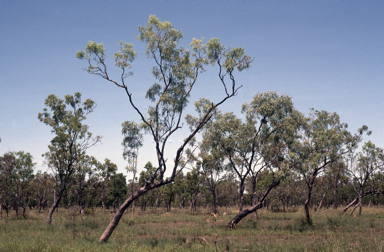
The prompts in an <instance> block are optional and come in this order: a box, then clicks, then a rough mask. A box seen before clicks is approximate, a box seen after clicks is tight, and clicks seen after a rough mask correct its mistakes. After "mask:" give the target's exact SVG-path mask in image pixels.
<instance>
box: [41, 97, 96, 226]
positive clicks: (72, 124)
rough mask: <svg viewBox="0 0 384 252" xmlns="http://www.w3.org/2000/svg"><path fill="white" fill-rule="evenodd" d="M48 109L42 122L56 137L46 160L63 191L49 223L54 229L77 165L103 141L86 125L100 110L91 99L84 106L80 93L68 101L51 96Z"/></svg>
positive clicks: (50, 214)
mask: <svg viewBox="0 0 384 252" xmlns="http://www.w3.org/2000/svg"><path fill="white" fill-rule="evenodd" d="M45 105H46V106H47V107H48V108H44V109H43V112H42V113H39V115H38V118H39V120H40V121H41V122H43V123H44V124H46V125H48V126H50V127H51V128H52V130H51V132H52V133H53V134H54V135H55V136H54V138H53V139H52V140H51V144H50V145H49V146H48V149H49V151H48V152H46V153H45V154H44V155H43V156H44V157H45V159H46V160H47V164H48V166H49V167H50V168H51V169H52V171H53V172H54V174H55V178H56V180H57V181H58V183H59V191H58V193H57V195H56V198H55V200H54V202H53V204H52V206H51V208H50V209H49V212H48V216H47V220H46V223H47V225H50V224H51V221H52V214H53V212H54V210H55V209H56V208H57V207H58V205H59V203H60V200H61V197H62V196H63V193H64V190H65V188H66V187H67V185H68V183H69V182H70V180H71V178H72V175H73V173H74V172H75V171H76V163H77V162H78V161H79V158H80V157H81V156H83V155H85V152H86V150H87V149H88V148H90V147H91V146H93V145H95V144H96V143H97V142H99V141H100V139H101V137H100V136H97V137H95V138H92V133H90V132H89V131H88V125H85V124H83V121H84V120H85V119H86V116H87V115H88V114H89V113H91V112H93V110H94V108H95V106H96V104H95V103H94V102H93V101H92V100H91V99H87V100H86V101H85V102H84V103H81V94H80V93H75V95H74V96H72V95H66V96H65V97H64V100H62V99H60V98H59V97H57V96H55V95H53V94H51V95H49V96H48V98H47V99H46V100H45ZM67 106H68V107H69V108H68V109H67ZM49 110H50V112H51V113H52V114H51V113H50V112H49Z"/></svg>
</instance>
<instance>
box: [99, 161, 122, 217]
mask: <svg viewBox="0 0 384 252" xmlns="http://www.w3.org/2000/svg"><path fill="white" fill-rule="evenodd" d="M93 162H95V163H96V176H97V178H98V182H99V190H100V193H99V197H100V201H101V206H102V208H103V211H104V210H105V207H106V204H105V203H106V199H107V196H108V193H109V187H108V181H109V180H110V179H111V177H112V176H114V175H116V171H117V165H116V164H115V163H113V162H111V160H109V159H108V158H106V159H104V163H101V162H99V161H97V160H94V161H93Z"/></svg>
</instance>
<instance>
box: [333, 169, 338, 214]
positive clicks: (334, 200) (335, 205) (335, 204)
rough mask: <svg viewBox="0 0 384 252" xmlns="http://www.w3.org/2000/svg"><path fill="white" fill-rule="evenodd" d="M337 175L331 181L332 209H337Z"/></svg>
mask: <svg viewBox="0 0 384 252" xmlns="http://www.w3.org/2000/svg"><path fill="white" fill-rule="evenodd" d="M338 177H339V176H337V178H335V179H334V182H333V209H337V207H338V205H337V193H338V192H337V182H338Z"/></svg>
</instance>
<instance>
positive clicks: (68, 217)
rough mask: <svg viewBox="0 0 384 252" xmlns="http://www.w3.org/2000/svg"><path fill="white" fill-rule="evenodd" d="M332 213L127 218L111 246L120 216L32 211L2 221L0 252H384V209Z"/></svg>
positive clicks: (182, 213) (157, 213)
mask: <svg viewBox="0 0 384 252" xmlns="http://www.w3.org/2000/svg"><path fill="white" fill-rule="evenodd" d="M339 211H340V209H339V210H338V211H334V210H331V209H328V210H324V211H321V212H319V213H315V212H312V213H311V214H312V220H313V221H312V222H311V223H308V222H307V221H306V220H305V218H304V212H303V211H301V210H299V211H297V212H287V213H282V212H281V213H273V212H269V211H266V210H262V211H259V212H258V219H256V220H255V219H253V217H252V216H248V217H247V218H245V219H243V220H242V221H241V222H240V223H239V225H238V226H237V227H236V228H235V229H232V230H229V229H227V228H226V224H227V223H228V222H229V220H230V219H231V218H232V217H234V216H235V215H236V209H228V210H227V212H226V213H225V214H224V211H223V212H221V214H219V215H216V216H215V215H213V214H209V213H207V212H206V211H205V210H200V211H198V212H197V213H194V214H192V213H191V212H190V211H189V210H180V209H173V210H172V211H171V212H164V211H161V210H158V211H146V212H141V211H136V212H135V214H134V215H133V214H132V213H126V214H125V216H124V217H123V218H122V221H121V222H120V224H119V225H118V227H117V228H116V230H115V232H114V233H113V234H112V236H111V238H110V240H109V241H108V242H107V243H103V244H100V243H99V242H98V239H99V237H100V235H101V234H102V232H103V231H104V229H105V228H106V227H107V225H108V223H109V221H110V220H111V219H112V217H113V214H111V213H110V212H105V213H103V212H102V211H101V210H96V211H95V212H94V213H93V212H92V211H88V213H89V214H87V215H82V216H80V215H76V214H73V213H71V212H70V211H67V210H64V209H60V210H59V212H55V213H54V215H53V220H52V225H51V226H49V227H47V226H46V225H45V217H46V213H45V212H44V213H40V214H37V212H35V211H34V210H32V211H29V212H28V217H27V218H16V217H15V216H12V215H10V217H3V219H2V220H0V251H162V252H164V251H384V207H383V206H381V207H379V208H376V207H371V208H364V209H363V215H362V216H361V217H354V216H349V215H339Z"/></svg>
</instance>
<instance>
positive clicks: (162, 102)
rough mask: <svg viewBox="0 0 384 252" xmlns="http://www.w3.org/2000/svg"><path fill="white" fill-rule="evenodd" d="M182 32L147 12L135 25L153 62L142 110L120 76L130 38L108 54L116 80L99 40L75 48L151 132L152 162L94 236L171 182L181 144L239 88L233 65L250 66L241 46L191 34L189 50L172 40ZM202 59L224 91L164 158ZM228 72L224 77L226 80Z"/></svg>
mask: <svg viewBox="0 0 384 252" xmlns="http://www.w3.org/2000/svg"><path fill="white" fill-rule="evenodd" d="M182 37H183V34H182V32H181V31H180V30H176V29H174V28H173V26H172V24H171V23H170V22H168V21H165V22H161V21H160V20H159V19H158V18H156V17H155V16H153V15H151V16H150V17H149V22H148V25H147V26H139V37H138V39H139V40H140V41H142V42H145V43H146V44H147V50H146V55H147V57H148V58H151V59H153V60H154V64H155V66H154V67H153V68H152V74H153V76H154V77H155V79H156V83H155V84H154V85H152V86H151V87H150V88H149V89H148V91H147V94H146V98H148V99H149V100H150V101H151V102H153V106H149V108H148V111H147V113H144V112H143V111H141V110H140V109H139V108H138V106H137V105H136V102H135V100H134V95H133V93H132V92H131V90H132V89H131V88H132V87H131V86H130V85H128V83H127V82H126V78H127V77H128V76H129V75H131V74H132V72H131V71H130V68H131V67H132V65H131V63H132V62H133V60H134V59H135V57H136V52H135V51H134V50H133V45H132V44H128V43H123V42H121V43H120V46H121V50H120V51H119V52H117V53H115V55H114V56H115V57H114V58H115V65H116V66H117V67H118V68H120V69H121V75H120V77H119V79H120V80H119V81H117V80H114V79H112V77H110V75H109V74H108V71H107V64H106V61H105V60H106V52H105V49H104V47H103V45H102V44H98V43H96V42H89V43H88V45H87V46H86V49H85V52H84V51H79V52H77V54H76V56H77V58H79V59H85V60H86V61H87V62H88V68H87V71H88V72H89V73H91V74H94V75H98V76H101V77H102V78H104V79H106V80H107V81H109V82H111V83H112V84H113V85H115V86H117V87H119V88H121V89H122V90H123V91H124V92H125V93H126V95H127V96H128V100H129V103H130V105H131V106H132V108H133V109H134V110H135V111H136V112H137V114H138V115H139V117H140V119H141V125H142V127H143V128H144V129H145V131H146V133H149V134H150V135H151V136H152V138H153V141H154V147H155V153H156V157H157V164H156V166H157V167H156V169H155V171H154V173H153V174H151V176H150V178H149V179H148V180H147V181H146V183H145V185H144V186H143V187H141V188H139V189H138V190H137V191H136V192H135V193H134V194H133V195H131V196H130V197H129V198H128V199H127V200H126V201H125V202H124V203H123V204H122V205H121V207H120V208H119V210H118V211H117V213H116V215H115V216H114V218H113V219H112V221H111V222H110V224H109V226H108V227H107V229H106V230H105V232H104V233H103V235H102V236H101V238H100V241H106V240H108V238H109V237H110V235H111V234H112V232H113V230H114V229H115V227H116V226H117V224H118V222H119V220H120V219H121V217H122V215H123V213H124V211H125V210H126V209H127V207H128V206H129V205H130V204H131V203H132V202H133V201H134V200H135V199H137V198H138V197H140V196H141V195H143V194H144V193H146V192H148V191H149V190H153V189H155V188H157V187H160V186H163V185H165V184H168V183H171V182H172V181H173V180H174V179H175V177H176V175H177V174H178V173H179V172H181V170H182V168H183V167H184V165H180V160H181V159H182V156H183V154H185V148H186V146H187V145H188V144H189V143H190V141H191V139H192V138H193V137H194V136H195V135H196V134H197V133H198V131H199V130H200V129H202V128H203V127H204V125H205V124H206V123H207V122H208V121H209V120H210V118H211V116H212V112H213V111H214V110H215V109H216V108H217V107H218V106H219V105H221V104H222V103H224V102H225V101H227V100H228V99H229V98H231V97H233V96H235V95H236V93H237V91H238V89H239V88H240V87H238V86H237V85H236V82H235V77H234V72H235V70H236V69H237V70H239V71H242V70H244V69H248V68H249V67H250V63H251V61H252V58H251V57H249V56H247V55H246V54H245V53H244V49H243V48H240V47H237V48H232V49H225V47H224V46H223V45H222V44H221V43H220V41H219V39H217V38H213V39H211V40H210V41H208V43H207V44H206V45H205V44H203V41H202V40H199V39H193V40H192V42H191V44H190V46H191V51H189V50H187V49H184V48H183V47H181V46H179V45H178V43H179V41H180V39H181V38H182ZM207 64H211V65H215V64H217V65H218V67H219V82H220V83H221V85H222V86H223V88H224V96H223V98H222V99H221V100H219V101H217V102H216V103H212V104H211V106H210V108H209V109H208V111H207V113H205V114H204V115H203V116H202V117H201V118H199V122H198V124H197V125H196V127H195V128H194V130H193V131H192V132H191V133H190V134H189V135H188V136H186V138H185V139H184V140H183V142H182V143H181V145H180V147H179V148H178V149H177V151H176V153H175V155H174V157H173V158H169V159H168V158H167V157H166V155H165V150H166V146H167V143H168V142H169V139H170V137H171V136H172V135H173V134H174V133H175V132H176V131H177V130H179V129H180V128H181V127H182V125H183V120H182V118H183V112H184V110H185V108H186V106H187V104H188V99H189V97H190V94H191V92H192V90H193V88H194V87H195V84H196V81H197V78H198V76H199V74H200V73H202V72H203V71H205V66H206V65H207ZM228 78H229V83H227V79H228ZM166 160H168V163H167V162H166ZM168 164H170V166H171V168H170V174H171V175H170V176H169V177H168V178H165V172H166V171H167V169H168Z"/></svg>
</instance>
